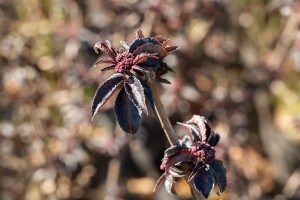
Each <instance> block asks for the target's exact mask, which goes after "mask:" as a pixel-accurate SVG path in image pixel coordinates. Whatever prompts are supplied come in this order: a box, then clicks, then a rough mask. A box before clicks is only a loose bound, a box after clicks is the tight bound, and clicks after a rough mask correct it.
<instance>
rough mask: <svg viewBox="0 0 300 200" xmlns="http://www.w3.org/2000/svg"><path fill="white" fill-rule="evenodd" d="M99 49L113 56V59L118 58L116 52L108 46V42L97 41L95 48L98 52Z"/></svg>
mask: <svg viewBox="0 0 300 200" xmlns="http://www.w3.org/2000/svg"><path fill="white" fill-rule="evenodd" d="M99 49H100V50H101V51H103V52H104V53H105V54H106V55H108V56H109V57H111V58H112V59H113V60H116V52H115V51H112V49H111V48H110V47H109V46H107V44H105V43H103V42H97V43H96V44H95V46H94V50H95V52H96V53H97V54H99V51H98V50H99Z"/></svg>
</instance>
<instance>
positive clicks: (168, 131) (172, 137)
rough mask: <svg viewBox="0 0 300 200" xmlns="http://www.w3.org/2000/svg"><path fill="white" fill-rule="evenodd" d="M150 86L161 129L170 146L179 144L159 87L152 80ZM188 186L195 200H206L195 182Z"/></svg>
mask: <svg viewBox="0 0 300 200" xmlns="http://www.w3.org/2000/svg"><path fill="white" fill-rule="evenodd" d="M148 85H149V87H150V89H151V92H152V97H153V101H154V105H155V111H156V114H157V117H158V119H159V122H160V124H161V127H162V128H163V130H164V132H165V135H166V136H167V138H168V141H169V143H170V145H171V146H172V145H176V144H178V138H177V135H176V134H175V131H174V129H173V128H172V125H171V123H170V120H169V118H168V116H167V113H166V112H165V110H164V106H163V104H162V103H161V101H160V98H159V96H158V89H157V86H156V85H155V83H154V82H152V81H151V80H150V81H148ZM188 184H189V186H190V189H191V193H192V196H193V199H194V200H204V199H205V198H204V197H203V195H202V194H201V193H199V192H198V191H196V189H195V187H194V185H193V181H190V182H188Z"/></svg>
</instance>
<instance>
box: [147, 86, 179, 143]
mask: <svg viewBox="0 0 300 200" xmlns="http://www.w3.org/2000/svg"><path fill="white" fill-rule="evenodd" d="M148 83H149V87H150V89H151V92H152V97H153V101H154V104H155V111H156V114H157V117H158V119H159V122H160V124H161V127H162V128H163V130H164V132H165V134H166V136H167V138H168V140H169V142H170V144H171V145H175V144H178V138H177V135H176V134H175V131H174V130H173V128H172V125H171V123H170V121H169V118H168V116H167V114H166V112H165V109H164V106H163V104H162V103H161V101H160V98H159V97H158V90H157V86H156V85H155V83H154V82H151V81H149V82H148Z"/></svg>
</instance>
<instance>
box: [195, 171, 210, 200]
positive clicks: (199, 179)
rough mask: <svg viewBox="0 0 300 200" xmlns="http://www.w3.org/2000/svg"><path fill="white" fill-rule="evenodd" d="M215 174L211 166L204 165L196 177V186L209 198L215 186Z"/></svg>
mask: <svg viewBox="0 0 300 200" xmlns="http://www.w3.org/2000/svg"><path fill="white" fill-rule="evenodd" d="M214 182H215V179H214V174H213V172H212V170H211V169H210V168H208V169H205V167H202V168H201V169H200V170H199V171H198V173H197V174H196V175H195V177H194V186H195V188H196V189H197V190H198V192H202V194H203V196H204V197H205V198H207V197H208V196H209V195H210V193H211V192H212V190H213V188H214Z"/></svg>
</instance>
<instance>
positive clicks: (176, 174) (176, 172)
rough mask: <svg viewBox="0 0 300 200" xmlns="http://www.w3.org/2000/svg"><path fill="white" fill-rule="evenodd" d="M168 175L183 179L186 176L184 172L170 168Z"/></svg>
mask: <svg viewBox="0 0 300 200" xmlns="http://www.w3.org/2000/svg"><path fill="white" fill-rule="evenodd" d="M168 174H170V175H172V176H174V177H184V176H185V175H187V173H186V172H184V171H182V170H180V169H178V168H177V167H170V168H169V170H168Z"/></svg>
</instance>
